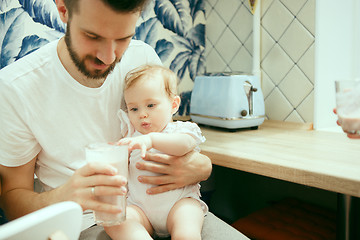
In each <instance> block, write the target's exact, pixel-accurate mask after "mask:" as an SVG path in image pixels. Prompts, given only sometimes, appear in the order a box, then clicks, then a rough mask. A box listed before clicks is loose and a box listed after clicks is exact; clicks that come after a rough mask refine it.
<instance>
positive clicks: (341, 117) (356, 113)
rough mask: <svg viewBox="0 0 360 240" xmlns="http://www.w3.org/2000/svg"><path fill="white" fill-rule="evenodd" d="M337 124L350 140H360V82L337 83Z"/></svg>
mask: <svg viewBox="0 0 360 240" xmlns="http://www.w3.org/2000/svg"><path fill="white" fill-rule="evenodd" d="M335 89H336V108H335V109H334V113H335V114H337V115H338V121H337V124H338V125H339V126H341V127H342V129H343V131H344V132H345V133H346V134H347V136H348V137H349V138H360V81H355V80H353V81H351V80H343V81H335Z"/></svg>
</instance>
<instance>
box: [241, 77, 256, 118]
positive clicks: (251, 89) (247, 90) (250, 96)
mask: <svg viewBox="0 0 360 240" xmlns="http://www.w3.org/2000/svg"><path fill="white" fill-rule="evenodd" d="M257 90H258V89H257V88H255V87H253V85H252V84H251V83H250V82H248V81H245V82H244V91H245V93H246V97H247V100H248V104H249V115H250V116H252V115H253V110H254V105H253V92H257Z"/></svg>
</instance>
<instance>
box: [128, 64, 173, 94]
mask: <svg viewBox="0 0 360 240" xmlns="http://www.w3.org/2000/svg"><path fill="white" fill-rule="evenodd" d="M157 74H160V75H161V76H162V78H163V80H164V86H165V91H166V93H167V94H168V96H169V98H172V97H174V96H176V95H177V84H178V78H177V76H176V74H175V73H174V72H173V71H171V70H170V69H168V68H166V67H163V66H160V65H149V64H147V65H142V66H140V67H137V68H135V69H133V70H131V71H130V72H128V73H127V74H126V76H125V86H124V90H127V89H129V88H130V87H131V86H134V85H135V84H136V83H137V82H139V81H140V80H142V79H144V78H151V77H154V76H155V75H157Z"/></svg>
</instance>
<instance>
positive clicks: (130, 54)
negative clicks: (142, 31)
mask: <svg viewBox="0 0 360 240" xmlns="http://www.w3.org/2000/svg"><path fill="white" fill-rule="evenodd" d="M121 62H122V64H125V65H131V66H135V67H136V66H140V65H142V64H148V63H152V64H161V60H160V58H159V56H158V55H157V53H156V52H155V50H154V48H152V47H151V46H150V45H149V44H147V43H145V42H143V41H140V40H131V42H130V45H129V47H128V49H127V50H126V52H125V54H124V56H123V58H122V61H121Z"/></svg>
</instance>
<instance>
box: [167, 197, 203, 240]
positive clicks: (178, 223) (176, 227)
mask: <svg viewBox="0 0 360 240" xmlns="http://www.w3.org/2000/svg"><path fill="white" fill-rule="evenodd" d="M203 222H204V212H203V210H202V209H201V205H200V203H199V201H197V200H196V199H193V198H184V199H181V200H179V201H178V202H176V203H175V205H174V206H173V207H172V208H171V210H170V213H169V216H168V218H167V228H168V230H169V232H170V234H171V239H172V240H182V239H186V240H200V239H201V229H202V225H203Z"/></svg>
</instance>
